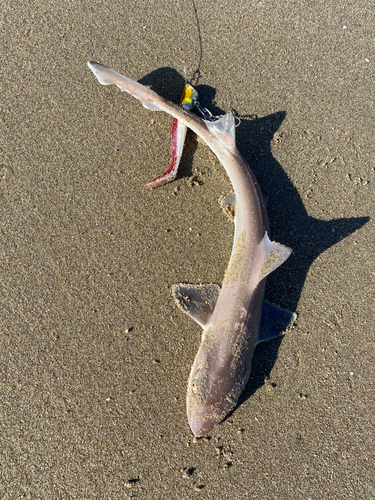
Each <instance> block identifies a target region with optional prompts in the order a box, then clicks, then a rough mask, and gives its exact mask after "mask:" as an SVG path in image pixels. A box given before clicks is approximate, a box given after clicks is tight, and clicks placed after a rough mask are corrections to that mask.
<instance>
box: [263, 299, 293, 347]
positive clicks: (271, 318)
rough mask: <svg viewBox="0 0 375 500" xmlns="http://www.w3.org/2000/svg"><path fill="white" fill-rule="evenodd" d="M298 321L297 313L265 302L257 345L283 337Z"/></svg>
mask: <svg viewBox="0 0 375 500" xmlns="http://www.w3.org/2000/svg"><path fill="white" fill-rule="evenodd" d="M296 319H297V315H296V313H292V312H290V311H287V310H285V309H281V307H279V306H275V305H274V304H271V303H270V302H267V301H266V300H265V301H264V302H263V306H262V316H261V320H260V326H259V333H258V342H257V344H259V343H260V342H266V341H267V340H271V339H273V338H275V337H278V336H279V335H282V334H283V333H284V332H285V330H286V329H287V328H288V327H290V326H292V325H293V323H294V322H295V320H296Z"/></svg>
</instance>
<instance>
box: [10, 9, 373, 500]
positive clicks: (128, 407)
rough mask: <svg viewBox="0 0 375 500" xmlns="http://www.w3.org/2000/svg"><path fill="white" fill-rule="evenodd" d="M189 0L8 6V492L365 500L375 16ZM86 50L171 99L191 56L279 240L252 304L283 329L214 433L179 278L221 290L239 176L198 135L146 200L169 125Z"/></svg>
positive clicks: (260, 353)
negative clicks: (232, 118)
mask: <svg viewBox="0 0 375 500" xmlns="http://www.w3.org/2000/svg"><path fill="white" fill-rule="evenodd" d="M195 7H196V15H195V11H194V5H193V4H192V3H190V2H185V3H184V4H183V5H182V4H181V3H180V5H179V6H178V8H177V6H176V2H171V1H170V0H167V1H166V2H163V3H162V4H161V3H156V2H145V1H142V0H141V1H137V2H133V1H130V2H119V1H116V0H115V1H113V2H110V4H106V3H103V2H96V1H94V2H90V3H82V2H78V3H77V2H71V1H67V2H62V1H60V0H56V1H55V2H50V3H40V2H34V1H31V2H29V3H26V4H25V3H24V2H20V1H15V2H10V3H9V2H8V3H7V4H4V6H3V8H2V12H1V16H0V20H1V34H0V36H1V43H2V51H1V56H0V57H1V58H2V61H1V68H2V69H1V90H2V93H1V95H2V99H1V114H0V118H1V125H0V126H1V134H0V147H1V159H0V195H1V196H0V199H1V201H0V210H1V217H0V229H1V231H0V234H1V245H0V250H1V259H0V300H1V311H0V414H1V419H0V456H1V458H0V477H1V480H0V496H1V498H3V499H6V500H7V499H9V500H14V499H18V498H27V499H32V500H34V499H63V500H68V499H79V500H81V499H96V498H97V499H112V500H113V499H116V500H117V499H124V498H139V499H146V498H147V499H150V500H151V499H179V500H180V499H191V498H202V499H242V498H244V499H246V498H251V499H265V498H267V499H288V500H289V499H290V498H294V499H304V500H305V499H308V498H310V499H314V500H315V499H322V498H330V499H336V498H337V499H340V500H341V499H346V498H348V499H349V498H350V499H353V498H366V499H371V498H375V480H374V474H373V469H374V462H375V457H374V450H375V443H374V440H375V422H374V420H375V417H374V415H375V407H374V397H373V396H374V355H375V348H374V326H375V325H374V323H375V319H374V313H375V311H374V299H373V297H374V296H375V285H374V266H373V261H374V222H373V219H374V186H375V170H374V160H373V159H374V157H375V154H374V153H375V151H374V140H373V137H374V125H373V117H374V111H375V110H374V99H373V95H374V72H375V66H374V64H375V61H374V58H373V52H372V50H371V47H372V43H373V26H374V21H375V19H374V11H373V9H372V6H370V4H366V3H362V4H360V5H359V4H358V2H354V1H349V2H341V1H338V2H336V1H333V0H329V1H328V2H318V3H316V2H315V3H312V4H306V3H305V2H302V1H297V2H294V3H287V4H285V3H282V4H280V3H278V2H275V1H271V2H255V3H254V2H253V3H243V4H242V3H238V2H229V3H224V2H214V1H211V0H208V1H207V2H204V3H203V2H197V1H196V3H195ZM198 28H199V30H198ZM182 49H183V50H182ZM88 60H98V61H100V62H101V63H103V64H105V65H107V66H110V67H112V68H114V69H116V70H118V71H120V72H122V73H124V74H126V75H128V76H130V77H131V78H134V79H137V80H141V81H142V82H143V83H145V84H147V85H151V86H152V88H153V89H154V90H156V91H157V92H159V93H160V94H161V95H163V96H164V97H166V98H168V99H171V100H174V101H175V102H178V101H179V98H180V95H181V92H182V89H183V86H184V65H185V66H186V71H187V77H188V79H189V80H190V81H191V83H193V84H195V85H196V87H197V88H198V91H199V94H200V101H201V104H202V105H205V106H208V107H209V108H210V109H211V110H212V112H213V113H214V114H220V113H222V112H224V111H228V110H230V109H234V110H236V112H237V113H238V115H239V116H240V117H241V125H240V126H239V127H238V128H237V129H236V134H237V143H238V147H239V149H240V151H241V152H242V154H243V155H244V156H245V158H246V160H247V161H248V163H249V164H250V165H251V167H252V169H253V171H254V173H255V175H256V177H257V180H258V181H259V184H260V186H261V188H262V191H263V194H264V197H265V199H266V203H267V209H268V214H269V219H270V227H271V236H272V239H274V240H276V241H279V242H280V243H282V244H284V245H287V246H289V247H291V248H293V250H294V253H293V255H292V256H291V257H290V259H289V260H288V261H287V263H285V264H284V265H283V266H282V267H281V268H280V269H278V270H277V271H276V272H274V273H273V274H272V275H271V276H270V277H269V279H268V283H267V287H266V298H267V300H269V301H270V302H273V303H276V304H279V305H280V306H282V307H284V308H289V309H290V310H293V311H296V312H297V313H298V320H297V322H296V324H295V326H294V328H293V329H292V330H291V331H290V332H289V333H288V334H287V335H286V336H285V337H283V338H281V339H275V340H273V341H271V342H268V343H266V344H264V345H260V346H259V347H257V349H256V351H255V355H254V360H253V369H252V374H251V378H250V381H249V383H248V386H247V388H246V390H245V393H244V395H243V397H242V399H241V401H240V405H239V407H238V408H237V409H236V410H235V411H234V413H233V414H232V415H231V416H230V417H229V418H228V419H227V420H226V421H225V422H224V423H223V424H222V425H220V426H218V427H217V429H216V430H215V431H214V432H213V433H212V435H211V436H209V437H208V438H204V439H201V440H197V439H194V438H193V436H192V434H191V432H190V429H189V426H188V423H187V417H186V409H185V394H186V384H187V380H188V376H189V372H190V369H191V366H192V363H193V360H194V357H195V354H196V352H197V350H198V347H199V343H200V336H201V329H200V327H199V326H198V325H196V324H195V323H194V322H193V321H191V320H190V318H188V317H187V316H186V315H184V314H183V313H182V312H181V311H180V310H179V309H178V308H177V307H176V306H175V304H174V301H173V298H172V296H171V293H170V290H171V286H172V285H173V284H174V283H180V282H188V283H189V282H191V283H211V282H212V283H218V284H221V283H222V280H223V276H224V273H225V269H226V266H227V263H228V261H229V257H230V252H231V247H232V243H233V224H232V223H231V221H229V220H228V219H227V218H226V217H225V215H224V214H223V213H222V211H221V210H220V207H219V205H218V199H219V198H220V197H222V196H225V195H226V194H228V193H229V192H230V191H231V186H230V182H229V180H228V178H227V177H226V174H225V172H224V169H223V167H222V166H221V165H220V164H219V162H218V161H217V159H216V158H215V157H214V155H213V154H212V153H211V152H210V150H209V148H208V147H206V146H204V145H203V144H201V143H197V142H196V140H195V139H194V137H193V136H192V135H191V134H189V135H188V138H187V142H186V148H185V152H184V157H183V159H182V164H181V172H180V173H179V175H178V178H177V180H176V181H175V182H174V183H172V184H169V185H167V186H163V187H160V188H158V189H155V190H153V191H147V190H145V188H144V184H145V183H146V182H147V181H149V180H150V179H152V178H154V177H156V176H157V175H159V174H161V173H162V172H163V171H164V170H165V168H166V166H167V165H168V161H169V146H170V128H171V123H172V120H171V118H170V117H168V116H166V115H164V114H162V113H153V112H150V111H148V110H146V109H144V108H143V107H142V106H141V104H140V103H139V102H138V101H136V100H135V99H132V98H131V97H130V96H128V95H125V94H122V93H121V92H120V91H119V90H118V89H117V88H115V87H102V86H101V85H99V84H98V82H97V80H96V79H95V77H94V76H93V75H92V73H91V72H90V71H89V69H88V68H87V65H86V63H87V61H88ZM197 68H198V69H199V71H196V70H197ZM198 73H199V80H198V82H197V75H198Z"/></svg>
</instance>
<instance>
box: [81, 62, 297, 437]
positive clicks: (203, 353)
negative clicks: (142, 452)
mask: <svg viewBox="0 0 375 500" xmlns="http://www.w3.org/2000/svg"><path fill="white" fill-rule="evenodd" d="M88 64H89V67H90V69H91V70H92V71H93V73H94V74H95V76H96V77H97V78H98V80H99V82H100V83H101V84H103V85H110V84H115V85H117V86H118V87H119V88H120V89H121V90H124V91H126V92H128V93H129V94H131V95H133V96H134V97H136V98H137V99H139V100H140V101H141V102H142V104H143V105H144V106H145V107H146V108H148V109H154V110H161V111H165V112H166V113H168V114H170V115H172V116H173V117H174V118H177V119H178V120H179V121H181V123H183V124H185V125H186V126H187V127H189V128H190V129H192V130H193V131H194V132H195V133H196V134H197V135H198V136H200V137H201V138H202V139H203V140H204V141H205V142H206V143H207V144H208V146H209V147H210V148H211V150H212V151H213V152H214V153H215V154H216V156H217V157H218V159H219V160H220V162H221V163H222V165H223V166H224V168H225V170H226V172H227V174H228V176H229V178H230V180H231V182H232V185H233V189H234V193H233V194H232V195H229V196H228V197H227V198H226V199H225V200H224V202H223V207H224V208H226V209H227V210H229V211H230V212H232V213H233V214H234V223H235V234H234V243H233V249H232V254H231V257H230V260H229V264H228V267H227V270H226V273H225V276H224V281H223V284H222V287H221V288H220V287H219V286H218V285H212V284H211V285H188V284H178V285H174V287H173V288H172V293H173V295H174V298H175V299H176V301H177V304H178V305H179V307H180V308H181V309H182V310H183V311H184V312H186V313H187V314H189V316H191V317H192V318H193V319H194V320H195V321H197V322H198V323H199V324H200V325H201V326H202V328H203V335H202V342H201V345H200V348H199V351H198V353H197V356H196V358H195V361H194V364H193V367H192V369H191V373H190V377H189V382H188V393H187V413H188V420H189V424H190V427H191V430H192V431H193V433H194V434H195V435H196V436H198V437H201V436H204V435H206V434H208V433H209V432H211V430H212V429H213V428H214V426H215V425H216V424H217V423H219V422H221V421H222V420H223V419H224V418H225V416H226V415H227V414H228V413H229V412H230V411H231V410H232V409H233V408H234V406H235V405H236V404H237V401H238V398H239V396H240V395H241V393H242V391H243V389H244V387H245V385H246V383H247V381H248V379H249V376H250V371H251V362H252V357H253V353H254V349H255V346H256V344H257V343H258V342H261V341H263V340H269V339H270V338H273V337H275V336H277V335H280V333H282V332H283V331H284V330H285V328H286V327H287V326H288V325H289V324H291V323H292V322H293V320H294V318H295V315H294V314H292V313H290V312H288V311H283V310H282V309H280V308H278V307H277V306H273V305H271V304H267V303H265V306H263V295H264V288H265V281H266V280H265V278H266V276H267V275H268V274H269V273H270V272H272V271H273V270H274V269H276V268H277V267H278V266H279V265H281V264H282V263H283V262H284V261H285V260H286V259H287V258H288V257H289V255H290V254H291V250H290V249H289V248H287V247H285V246H283V245H281V244H279V243H276V242H271V241H270V239H269V226H268V219H267V213H266V208H265V204H264V201H263V197H262V194H261V191H260V188H259V185H258V184H257V181H256V179H255V177H254V175H253V173H252V172H251V170H250V167H249V165H248V164H247V162H246V161H245V159H244V158H243V156H242V155H241V154H240V152H239V151H238V149H237V147H236V143H235V128H234V117H233V114H232V113H227V114H226V115H224V116H223V117H221V118H220V119H219V120H216V121H213V122H212V121H206V120H202V119H200V118H198V117H197V116H195V115H193V114H192V113H190V112H188V111H185V110H183V109H182V108H181V107H180V106H177V105H175V104H173V103H171V102H169V101H167V100H166V99H164V98H162V97H161V96H159V95H158V94H156V93H155V92H153V91H152V90H150V89H148V88H147V87H144V86H143V85H141V84H140V83H138V82H136V81H134V80H131V79H130V78H127V77H125V76H123V75H121V74H120V73H117V72H116V71H113V70H111V69H109V68H106V67H105V66H102V65H101V64H98V63H88ZM262 311H263V315H262ZM266 316H267V318H266Z"/></svg>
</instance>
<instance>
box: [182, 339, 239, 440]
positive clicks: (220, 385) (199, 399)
mask: <svg viewBox="0 0 375 500" xmlns="http://www.w3.org/2000/svg"><path fill="white" fill-rule="evenodd" d="M217 354H218V353H215V352H214V351H213V350H211V349H207V350H206V349H204V348H203V349H202V348H201V349H200V351H199V352H198V355H197V357H196V359H195V362H194V364H193V367H192V370H191V373H190V377H189V382H188V390H187V401H186V402H187V404H186V406H187V416H188V420H189V425H190V428H191V430H192V432H193V434H194V435H195V436H197V437H203V436H206V435H207V434H209V433H210V432H211V431H212V430H213V428H214V427H215V426H216V425H217V424H219V423H220V422H221V421H222V420H223V419H224V418H225V417H226V416H227V415H228V413H229V412H230V411H231V410H232V409H233V408H234V406H235V405H236V403H237V400H238V397H239V396H240V394H241V392H242V390H243V387H244V384H246V381H247V378H248V377H246V374H247V370H246V369H245V367H244V365H243V364H242V363H239V365H238V366H237V367H236V370H234V371H233V370H231V369H230V363H229V365H228V359H225V362H222V361H223V360H221V359H220V356H218V355H217Z"/></svg>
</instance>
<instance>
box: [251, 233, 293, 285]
mask: <svg viewBox="0 0 375 500" xmlns="http://www.w3.org/2000/svg"><path fill="white" fill-rule="evenodd" d="M262 244H263V248H264V255H263V262H262V267H261V270H260V274H259V281H262V279H263V278H265V277H266V276H268V275H269V274H270V273H272V271H274V270H275V269H277V268H278V267H279V266H281V264H283V263H284V262H285V261H286V259H287V258H288V257H290V255H291V253H292V249H291V248H289V247H286V246H284V245H282V244H281V243H277V242H276V241H271V240H270V239H269V237H268V234H267V231H266V232H265V234H264V237H263V240H262Z"/></svg>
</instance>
